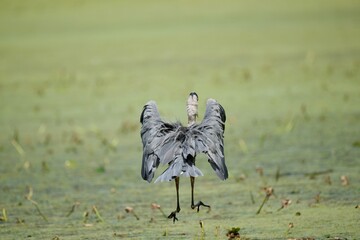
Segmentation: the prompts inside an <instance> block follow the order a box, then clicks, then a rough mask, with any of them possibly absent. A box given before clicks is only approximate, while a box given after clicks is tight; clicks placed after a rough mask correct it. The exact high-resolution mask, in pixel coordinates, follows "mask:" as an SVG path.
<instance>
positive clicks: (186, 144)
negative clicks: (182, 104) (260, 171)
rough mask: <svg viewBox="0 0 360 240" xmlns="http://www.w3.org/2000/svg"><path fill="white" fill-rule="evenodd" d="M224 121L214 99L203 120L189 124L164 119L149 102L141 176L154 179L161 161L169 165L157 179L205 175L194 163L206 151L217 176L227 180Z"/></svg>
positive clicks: (143, 121) (143, 130) (144, 122)
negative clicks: (199, 154)
mask: <svg viewBox="0 0 360 240" xmlns="http://www.w3.org/2000/svg"><path fill="white" fill-rule="evenodd" d="M188 111H189V110H188ZM195 114H197V102H196V113H195ZM225 121H226V115H225V111H224V109H223V107H222V106H221V105H220V104H219V103H217V102H216V101H215V100H214V99H209V100H208V101H207V104H206V111H205V116H204V119H203V120H202V122H201V123H192V124H190V125H189V126H187V127H185V126H183V125H182V124H181V123H179V122H175V123H167V122H164V121H163V120H161V118H160V114H159V111H158V109H157V106H156V103H155V102H154V101H149V102H148V103H146V105H145V106H144V109H143V111H142V113H141V117H140V122H141V124H142V128H141V138H142V143H143V158H142V167H141V176H142V178H143V179H144V180H146V181H148V182H151V180H152V179H153V178H154V173H155V170H156V169H157V168H158V166H159V164H160V163H161V164H168V165H169V166H168V168H167V169H166V170H165V171H164V172H163V173H162V174H161V175H160V176H159V177H158V178H157V179H156V181H155V182H158V181H171V180H172V179H174V178H176V177H179V176H181V175H182V176H192V177H197V176H202V175H203V173H202V172H201V171H200V169H198V168H197V167H196V166H195V157H196V154H198V153H204V154H206V155H207V157H208V161H209V163H210V165H211V167H212V168H213V169H214V171H215V172H216V174H217V176H218V177H219V178H220V179H221V180H225V179H227V177H228V171H227V167H226V165H225V157H224V131H225Z"/></svg>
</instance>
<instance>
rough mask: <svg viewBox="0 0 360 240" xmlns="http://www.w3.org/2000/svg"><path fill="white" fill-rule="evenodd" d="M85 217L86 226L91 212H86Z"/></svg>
mask: <svg viewBox="0 0 360 240" xmlns="http://www.w3.org/2000/svg"><path fill="white" fill-rule="evenodd" d="M83 217H84V221H83V222H84V224H86V223H87V221H88V219H89V212H88V211H86V212H84V214H83Z"/></svg>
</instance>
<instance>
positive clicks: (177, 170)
mask: <svg viewBox="0 0 360 240" xmlns="http://www.w3.org/2000/svg"><path fill="white" fill-rule="evenodd" d="M180 176H186V177H190V176H191V177H198V176H204V174H203V173H202V172H201V171H200V169H199V168H197V167H196V166H195V164H194V163H193V162H189V161H184V159H183V158H182V156H181V155H179V156H178V157H177V158H175V160H174V161H173V162H172V163H170V165H169V167H168V168H167V169H166V170H165V171H164V172H163V173H162V174H161V175H160V176H159V177H158V178H157V179H156V180H155V183H157V182H165V181H171V180H173V179H175V178H176V177H180Z"/></svg>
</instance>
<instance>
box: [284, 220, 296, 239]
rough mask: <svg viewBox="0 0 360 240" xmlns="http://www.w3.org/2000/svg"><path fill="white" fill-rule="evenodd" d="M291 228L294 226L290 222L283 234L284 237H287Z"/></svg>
mask: <svg viewBox="0 0 360 240" xmlns="http://www.w3.org/2000/svg"><path fill="white" fill-rule="evenodd" d="M292 228H294V224H293V223H292V222H291V223H289V225H288V228H287V230H286V232H285V235H286V236H287V235H289V233H290V230H291V229H292Z"/></svg>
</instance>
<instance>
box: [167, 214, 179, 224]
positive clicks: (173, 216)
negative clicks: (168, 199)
mask: <svg viewBox="0 0 360 240" xmlns="http://www.w3.org/2000/svg"><path fill="white" fill-rule="evenodd" d="M176 213H178V211H173V212H171V213H170V215H169V216H168V218H169V219H171V218H172V219H173V223H175V221H179V219H178V218H177V217H176Z"/></svg>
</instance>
